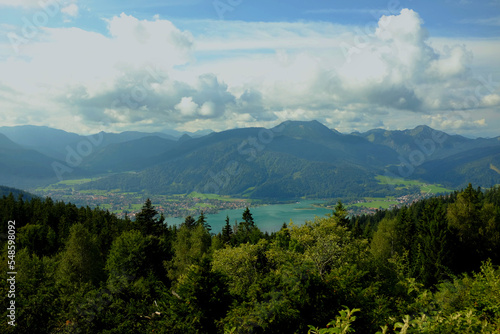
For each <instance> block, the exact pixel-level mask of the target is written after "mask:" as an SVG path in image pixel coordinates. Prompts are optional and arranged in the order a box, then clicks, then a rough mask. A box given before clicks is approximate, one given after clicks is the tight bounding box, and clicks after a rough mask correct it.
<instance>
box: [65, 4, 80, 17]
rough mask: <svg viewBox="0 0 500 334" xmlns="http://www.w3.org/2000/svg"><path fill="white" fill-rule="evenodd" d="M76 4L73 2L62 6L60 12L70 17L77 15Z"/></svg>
mask: <svg viewBox="0 0 500 334" xmlns="http://www.w3.org/2000/svg"><path fill="white" fill-rule="evenodd" d="M78 9H79V8H78V6H77V5H76V4H74V3H72V4H70V5H68V6H66V7H64V8H62V9H61V13H63V14H66V15H68V16H71V17H76V16H78Z"/></svg>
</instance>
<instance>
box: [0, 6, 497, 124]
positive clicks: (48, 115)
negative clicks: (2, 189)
mask: <svg viewBox="0 0 500 334" xmlns="http://www.w3.org/2000/svg"><path fill="white" fill-rule="evenodd" d="M0 1H2V0H0ZM65 8H66V14H67V15H68V16H71V15H78V6H76V4H75V7H71V8H69V7H65ZM105 22H106V24H107V33H106V34H101V33H96V32H91V31H86V30H84V29H79V28H41V29H40V30H41V31H42V33H41V34H40V36H39V37H38V38H37V39H36V40H34V41H33V42H32V43H29V44H28V45H25V46H24V47H23V48H22V52H21V54H20V55H18V56H16V57H10V58H6V60H4V61H0V72H1V73H2V77H1V78H0V97H2V101H1V102H0V107H1V108H2V110H5V111H6V112H5V113H4V115H5V116H4V118H7V122H14V119H15V117H14V116H13V115H14V114H16V113H17V110H19V109H22V110H39V113H38V115H45V117H42V118H41V121H40V120H39V119H37V120H36V122H38V123H40V122H43V120H44V119H45V120H46V121H48V122H52V123H56V122H60V124H63V125H64V126H66V127H67V126H70V125H71V126H73V127H75V129H69V128H67V129H68V130H73V131H79V130H78V129H76V127H78V126H80V127H86V130H88V129H91V128H92V126H95V124H105V126H107V127H108V129H109V130H124V129H129V128H135V129H141V130H148V129H149V130H161V129H162V128H164V127H177V128H178V129H182V130H191V131H192V130H197V129H199V128H212V129H214V130H223V129H226V128H232V127H234V126H249V125H255V126H273V125H275V124H276V123H277V122H279V121H283V120H286V119H318V120H321V121H323V122H325V123H327V124H328V125H330V126H331V127H336V128H339V129H342V130H344V131H349V129H351V130H363V129H367V128H370V127H375V126H393V127H397V128H400V125H401V124H402V123H401V122H403V123H404V122H409V121H410V120H412V119H413V120H415V122H417V124H415V125H418V124H419V123H422V122H424V121H427V122H429V123H432V124H435V125H439V126H440V127H441V128H444V127H450V126H455V127H459V126H461V125H460V124H458V123H457V124H454V125H453V124H451V123H450V122H448V123H446V122H445V120H444V118H442V119H440V118H436V119H434V118H427V119H426V118H425V117H424V116H425V115H431V116H432V115H434V114H437V115H445V111H446V110H457V109H464V107H463V106H464V105H466V102H467V101H465V99H466V98H467V96H472V97H473V98H475V99H476V100H477V103H476V104H475V105H472V106H471V105H470V104H469V106H468V107H467V108H468V109H471V108H479V107H481V108H487V107H489V108H491V107H495V106H498V104H499V103H500V101H499V96H500V91H499V87H498V86H494V85H490V86H491V87H493V88H492V90H491V91H490V90H485V89H483V90H482V91H481V93H480V95H479V96H476V93H475V88H476V86H477V80H476V81H474V80H475V79H471V77H470V67H471V64H472V60H473V55H472V52H471V50H470V49H469V48H468V46H467V45H466V43H461V44H460V43H455V41H452V43H447V42H449V40H441V41H440V43H439V45H437V44H436V43H433V41H432V40H430V39H429V33H428V32H427V30H426V29H425V28H424V21H423V19H422V18H421V17H420V15H419V14H418V13H416V12H415V11H413V10H410V9H403V10H401V12H400V13H399V14H396V15H384V16H382V17H381V18H380V19H379V20H378V21H374V22H372V24H370V25H367V27H365V29H358V28H352V27H345V26H339V25H333V24H331V23H303V22H300V23H278V22H274V23H265V22H253V23H252V22H250V23H248V22H247V23H244V22H231V21H228V22H223V23H221V22H215V21H203V22H197V23H196V24H197V30H196V31H197V33H191V32H190V31H189V29H188V30H181V29H179V28H178V27H176V26H175V25H174V24H173V23H172V22H171V21H168V20H163V19H160V18H159V16H155V17H153V19H151V20H140V19H138V18H136V17H134V16H131V15H127V14H125V13H122V14H121V15H118V16H115V17H112V18H110V19H107V20H106V21H105ZM187 26H188V27H189V25H187ZM200 31H203V32H202V33H200ZM485 43H486V42H485ZM447 44H448V45H447ZM436 45H437V46H436ZM488 45H489V44H487V43H486V44H484V45H481V49H482V50H483V49H484V50H487V49H488V47H487V46H488ZM485 55H486V56H485V59H490V58H491V57H492V56H494V54H493V53H492V54H485ZM20 73H27V74H28V73H29V76H28V75H26V76H23V75H22V74H21V75H20ZM488 87H489V86H488ZM16 101H17V102H16ZM21 101H22V102H21ZM26 115H27V116H26V117H28V119H27V121H28V122H32V123H35V115H34V114H32V113H27V114H26ZM440 117H441V116H440ZM442 117H445V116H442ZM483 118H484V117H479V118H477V117H476V118H474V121H477V120H478V119H479V120H480V119H483ZM474 121H470V122H474ZM398 122H400V123H398ZM470 122H469V123H470ZM455 123H456V122H455ZM479 125H481V124H479V123H477V124H476V125H475V126H479ZM59 127H63V126H59ZM196 127H197V128H196ZM80 131H83V130H80Z"/></svg>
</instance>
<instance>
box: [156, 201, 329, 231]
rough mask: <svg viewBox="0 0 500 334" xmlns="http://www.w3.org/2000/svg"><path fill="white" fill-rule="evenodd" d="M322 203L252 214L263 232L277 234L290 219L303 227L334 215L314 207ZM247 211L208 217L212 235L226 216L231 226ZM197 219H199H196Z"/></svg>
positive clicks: (272, 207) (171, 219) (170, 220)
mask: <svg viewBox="0 0 500 334" xmlns="http://www.w3.org/2000/svg"><path fill="white" fill-rule="evenodd" d="M319 203H321V201H314V200H307V201H301V202H298V203H291V204H269V205H262V206H256V207H252V206H250V212H251V213H252V216H253V219H254V221H255V224H256V225H257V226H258V227H259V229H260V230H261V231H262V232H266V231H267V232H276V231H278V230H279V229H280V228H281V226H282V225H283V223H287V224H288V223H289V222H290V219H291V220H292V221H293V222H294V224H297V225H302V224H304V222H305V221H306V220H313V219H314V216H320V217H324V216H325V215H326V214H327V213H332V210H331V209H325V208H318V207H314V206H313V204H319ZM244 210H245V209H232V210H222V211H219V213H216V214H211V215H206V219H207V223H208V224H210V225H211V226H212V231H211V232H212V233H215V234H217V233H219V232H220V231H221V230H222V227H223V226H224V224H225V220H226V215H227V216H229V222H230V223H231V226H233V225H234V223H235V220H238V222H239V221H242V215H243V211H244ZM194 218H195V219H196V218H197V217H194ZM166 222H167V224H169V225H174V224H175V225H179V224H181V223H182V222H184V218H174V217H167V218H166Z"/></svg>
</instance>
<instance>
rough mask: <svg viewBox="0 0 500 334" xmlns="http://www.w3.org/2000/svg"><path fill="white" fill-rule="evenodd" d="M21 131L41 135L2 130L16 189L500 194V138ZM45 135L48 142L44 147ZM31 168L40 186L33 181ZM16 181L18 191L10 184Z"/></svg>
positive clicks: (321, 128)
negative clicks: (473, 187) (432, 189)
mask: <svg viewBox="0 0 500 334" xmlns="http://www.w3.org/2000/svg"><path fill="white" fill-rule="evenodd" d="M19 129H21V130H20V132H21V133H23V131H24V133H25V132H26V131H30V132H32V134H33V135H32V137H31V139H30V138H28V137H29V136H28V135H26V136H25V137H23V136H21V135H20V134H19V133H17V134H13V130H12V128H5V127H4V128H0V158H2V161H7V160H10V161H12V166H19V168H15V170H14V169H12V168H9V167H8V166H6V165H1V164H0V172H1V174H0V175H2V177H1V178H0V181H1V182H0V183H2V184H6V185H8V186H16V185H18V184H19V181H23V178H24V179H26V180H28V179H29V181H30V182H28V183H30V184H35V185H36V184H37V183H44V182H45V183H47V182H53V181H54V179H56V178H60V177H61V175H62V176H63V177H64V178H79V177H83V176H91V177H95V176H101V178H100V179H98V180H97V181H93V182H89V183H86V184H83V185H82V186H81V187H82V188H94V189H103V190H110V189H122V190H126V191H146V192H149V193H157V194H175V193H189V192H191V191H194V190H196V191H199V192H216V193H220V194H230V195H234V196H246V197H251V198H276V199H282V198H287V199H288V198H299V197H342V196H371V195H373V196H377V195H383V194H388V193H394V192H395V190H394V187H393V188H392V189H390V188H388V186H387V185H383V184H379V182H378V181H377V180H376V179H375V177H376V176H377V175H391V176H396V177H404V178H410V179H419V180H423V181H426V182H433V183H441V184H443V185H445V186H447V187H461V186H464V185H466V184H467V183H468V182H471V181H472V180H474V181H475V184H478V185H480V186H483V187H490V186H492V185H494V184H500V173H498V172H497V171H499V170H500V140H499V139H500V137H497V138H491V139H485V138H477V139H469V138H466V137H462V136H458V135H448V134H446V133H444V132H442V131H437V130H434V129H432V128H430V127H428V126H418V127H416V128H414V129H410V130H402V131H399V130H394V131H389V130H382V129H373V130H370V131H367V132H364V133H351V134H343V133H340V132H338V131H336V130H332V129H329V128H328V127H326V126H325V125H323V124H322V123H320V122H318V121H286V122H283V123H281V124H280V125H278V126H275V127H273V128H270V129H266V128H258V127H254V128H241V129H232V130H226V131H221V132H211V133H209V134H207V135H204V136H201V137H196V136H192V135H188V134H184V135H182V136H181V137H180V138H176V139H175V140H173V139H172V138H171V137H170V136H169V135H167V134H164V133H149V134H148V133H142V132H132V131H130V132H124V133H120V134H108V133H98V134H96V135H93V136H90V137H85V136H79V135H76V134H70V133H66V132H64V131H62V132H61V130H55V129H50V128H45V127H42V128H36V127H35V128H33V127H19ZM2 133H5V135H2ZM41 134H43V135H44V136H46V137H44V138H42V139H40V138H39V137H40V136H41ZM9 135H10V137H9ZM9 138H10V139H9ZM16 138H17V139H18V140H19V142H16V140H14V139H16ZM36 139H39V140H36ZM54 142H57V145H55V144H54V146H53V147H52V146H51V145H52V143H54ZM34 144H37V146H35V145H34ZM16 154H17V155H16ZM23 157H24V158H23ZM54 164H56V165H57V166H59V168H60V173H59V175H57V173H55V171H54ZM29 166H32V167H31V174H33V175H35V177H28V174H29V170H30V167H29ZM403 169H404V170H405V172H404V173H402V172H401V171H402V170H403ZM21 170H24V174H23V173H19V171H21ZM15 172H17V174H18V175H17V178H15V180H16V181H15V182H9V181H8V179H9V177H10V176H12V175H9V174H13V173H15ZM33 175H31V176H33ZM13 180H14V179H13ZM22 184H23V185H24V184H26V182H24V183H23V182H22Z"/></svg>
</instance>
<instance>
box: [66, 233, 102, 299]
mask: <svg viewBox="0 0 500 334" xmlns="http://www.w3.org/2000/svg"><path fill="white" fill-rule="evenodd" d="M103 267H104V263H103V261H102V257H101V254H100V252H99V248H98V245H97V239H96V238H95V237H94V236H92V235H91V234H90V233H89V231H88V230H87V229H86V228H85V227H84V226H83V225H82V224H76V225H73V226H72V227H71V229H70V236H69V239H68V242H67V243H66V249H65V251H64V252H63V253H62V254H61V261H60V263H59V268H58V271H57V281H58V283H59V284H60V285H61V286H64V287H65V288H68V289H72V288H73V287H74V286H75V285H78V284H81V283H91V284H93V285H95V286H97V285H98V284H99V282H101V281H102V279H103V277H104V275H103V274H104V272H103Z"/></svg>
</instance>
